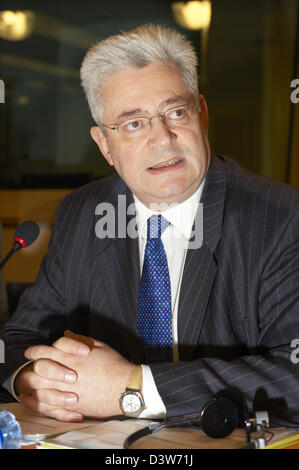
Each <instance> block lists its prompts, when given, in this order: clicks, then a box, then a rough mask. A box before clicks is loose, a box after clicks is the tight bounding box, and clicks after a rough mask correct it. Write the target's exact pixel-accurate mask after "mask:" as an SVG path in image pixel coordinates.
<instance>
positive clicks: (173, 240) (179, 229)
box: [134, 181, 204, 419]
mask: <svg viewBox="0 0 299 470" xmlns="http://www.w3.org/2000/svg"><path fill="white" fill-rule="evenodd" d="M203 185H204V181H203V182H202V183H201V185H200V187H199V188H198V190H197V191H196V192H195V193H194V194H193V195H192V196H191V197H190V198H189V199H187V200H186V201H184V202H182V203H181V204H178V205H176V206H173V207H171V206H170V208H167V209H166V210H163V212H162V213H161V212H158V211H155V210H150V209H148V208H147V207H146V206H145V205H144V204H142V203H141V202H140V201H139V199H138V198H137V197H136V196H135V195H134V201H135V206H136V217H137V225H138V241H139V260H140V273H142V266H143V259H144V252H145V246H146V242H147V219H148V218H149V217H151V216H152V215H153V214H162V215H163V217H165V219H167V220H168V221H169V222H170V225H169V226H168V227H167V228H166V229H165V230H164V232H163V233H162V236H161V240H162V242H163V246H164V250H165V253H166V257H167V263H168V270H169V277H170V285H171V305H172V343H173V360H174V361H178V360H179V350H178V334H177V324H178V322H177V314H178V303H179V296H180V288H181V281H182V275H183V270H184V265H185V258H186V253H187V248H188V243H189V238H190V236H191V231H192V226H193V222H194V218H195V213H196V211H197V209H198V204H199V202H200V198H201V194H202V190H203ZM142 372H143V375H142V394H143V398H144V402H145V409H144V410H143V412H142V413H141V414H140V418H150V419H157V418H163V417H164V416H165V415H166V408H165V406H164V404H163V401H162V399H161V397H160V395H159V393H158V391H157V387H156V385H155V381H154V378H153V375H152V372H151V369H150V367H149V366H146V365H142Z"/></svg>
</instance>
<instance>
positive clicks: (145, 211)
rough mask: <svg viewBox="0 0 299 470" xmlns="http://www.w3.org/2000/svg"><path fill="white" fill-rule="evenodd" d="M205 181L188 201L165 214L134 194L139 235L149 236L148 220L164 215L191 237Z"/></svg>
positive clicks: (171, 208) (166, 211)
mask: <svg viewBox="0 0 299 470" xmlns="http://www.w3.org/2000/svg"><path fill="white" fill-rule="evenodd" d="M204 182H205V179H204V180H203V181H202V183H201V184H200V186H199V188H198V189H197V190H196V191H195V193H193V194H192V196H190V197H189V198H188V199H186V201H183V202H182V203H180V204H177V205H176V206H174V207H170V208H169V209H166V210H165V211H163V212H158V211H154V210H151V209H149V208H148V207H146V206H145V205H144V204H143V203H142V202H141V201H140V200H139V199H138V198H137V196H135V194H133V197H134V202H135V207H136V217H137V225H138V233H139V235H140V236H141V237H142V238H146V236H147V219H148V218H149V217H151V216H152V215H153V214H162V215H163V217H165V218H166V219H167V220H168V221H169V222H170V223H171V224H172V225H173V226H174V227H175V228H176V229H178V230H179V231H180V232H181V233H182V234H183V235H184V236H185V237H186V238H189V237H190V234H191V230H192V226H193V222H194V218H195V214H196V211H197V209H198V204H199V202H200V198H201V195H202V191H203V186H204Z"/></svg>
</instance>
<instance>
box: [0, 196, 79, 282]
mask: <svg viewBox="0 0 299 470" xmlns="http://www.w3.org/2000/svg"><path fill="white" fill-rule="evenodd" d="M71 191H72V190H71V189H65V190H64V189H59V190H56V189H55V190H54V189H53V190H52V189H45V190H44V189H42V190H33V189H32V190H0V220H1V222H2V224H3V247H2V256H4V255H6V254H7V253H8V251H9V250H10V249H11V246H12V240H13V235H14V233H15V230H16V228H17V226H18V225H19V224H20V223H21V222H23V221H24V220H34V221H35V222H36V223H38V225H39V227H40V236H39V237H38V239H37V240H36V241H35V243H34V244H33V245H32V246H31V247H28V248H25V249H23V250H21V251H20V252H18V253H15V254H14V255H13V257H12V258H11V259H10V260H9V262H8V263H7V265H6V266H5V268H4V276H5V280H6V282H33V281H34V280H35V278H36V275H37V273H38V270H39V266H40V263H41V260H42V258H43V256H44V255H45V253H46V251H47V248H48V243H49V239H50V236H51V231H52V225H53V221H54V215H55V210H56V207H57V205H58V203H59V201H60V200H61V199H62V198H63V197H64V196H65V195H66V194H68V193H69V192H71Z"/></svg>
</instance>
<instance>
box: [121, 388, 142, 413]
mask: <svg viewBox="0 0 299 470" xmlns="http://www.w3.org/2000/svg"><path fill="white" fill-rule="evenodd" d="M122 406H123V410H124V411H125V412H126V413H135V412H136V411H138V410H139V409H140V407H141V403H140V399H139V397H138V396H137V395H135V394H133V393H127V394H126V395H125V396H124V397H123V400H122Z"/></svg>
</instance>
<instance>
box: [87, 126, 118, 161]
mask: <svg viewBox="0 0 299 470" xmlns="http://www.w3.org/2000/svg"><path fill="white" fill-rule="evenodd" d="M90 135H91V137H92V138H93V140H94V141H95V143H96V144H97V146H98V147H99V149H100V150H101V152H102V154H103V155H104V157H105V158H106V160H107V162H108V163H109V165H110V166H113V161H112V159H111V156H110V149H109V144H108V141H107V137H106V136H105V135H104V134H103V131H102V130H101V128H100V127H99V126H93V127H91V129H90Z"/></svg>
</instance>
